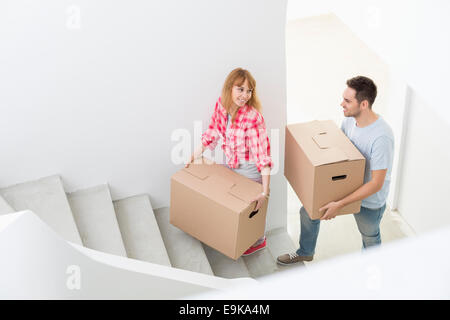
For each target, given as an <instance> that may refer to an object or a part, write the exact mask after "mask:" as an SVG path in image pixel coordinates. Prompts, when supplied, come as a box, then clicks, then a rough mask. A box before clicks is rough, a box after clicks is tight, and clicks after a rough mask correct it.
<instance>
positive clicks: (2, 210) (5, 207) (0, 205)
mask: <svg viewBox="0 0 450 320" xmlns="http://www.w3.org/2000/svg"><path fill="white" fill-rule="evenodd" d="M12 212H15V211H14V209H13V208H12V207H11V206H10V205H9V204H8V203H7V202H6V200H5V199H3V197H2V196H0V214H7V213H12Z"/></svg>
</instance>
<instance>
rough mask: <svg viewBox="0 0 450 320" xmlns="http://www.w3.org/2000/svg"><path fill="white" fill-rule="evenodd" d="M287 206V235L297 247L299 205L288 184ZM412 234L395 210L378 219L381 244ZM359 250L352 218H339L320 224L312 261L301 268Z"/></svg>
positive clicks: (356, 230)
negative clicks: (379, 221)
mask: <svg viewBox="0 0 450 320" xmlns="http://www.w3.org/2000/svg"><path fill="white" fill-rule="evenodd" d="M287 207H288V226H287V227H288V228H287V229H288V234H289V236H290V237H291V239H292V241H293V242H294V243H295V244H296V245H297V248H298V241H299V234H300V217H299V210H300V207H301V203H300V200H299V199H298V197H297V195H296V194H295V192H294V190H293V189H292V188H291V186H290V185H289V184H288V206H287ZM414 234H415V233H414V231H413V230H412V229H411V227H409V225H408V224H407V223H406V222H405V221H404V220H403V218H402V217H401V216H400V215H399V214H398V212H397V211H390V210H389V208H387V209H386V211H385V213H384V215H383V219H382V220H381V237H382V241H383V243H387V242H390V241H395V240H398V239H401V238H405V237H409V236H414ZM361 247H362V240H361V235H360V233H359V231H358V228H357V226H356V222H355V219H354V217H353V215H351V214H350V215H343V216H338V217H337V218H335V219H333V220H329V221H322V222H321V224H320V233H319V238H318V239H317V246H316V254H315V256H314V260H313V261H312V262H306V263H305V265H306V266H307V265H308V264H313V263H317V262H319V261H323V260H326V259H330V258H333V257H336V256H340V255H344V254H348V253H352V252H356V251H359V250H361Z"/></svg>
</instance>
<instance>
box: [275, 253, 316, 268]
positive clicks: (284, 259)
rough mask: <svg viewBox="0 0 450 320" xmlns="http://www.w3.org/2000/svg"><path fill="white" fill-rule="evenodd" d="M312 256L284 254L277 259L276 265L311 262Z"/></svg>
mask: <svg viewBox="0 0 450 320" xmlns="http://www.w3.org/2000/svg"><path fill="white" fill-rule="evenodd" d="M313 257H314V256H299V255H298V254H297V253H296V252H294V253H286V254H283V255H281V256H279V257H278V258H277V263H278V264H282V265H286V266H287V265H291V264H294V263H297V262H300V261H312V259H313Z"/></svg>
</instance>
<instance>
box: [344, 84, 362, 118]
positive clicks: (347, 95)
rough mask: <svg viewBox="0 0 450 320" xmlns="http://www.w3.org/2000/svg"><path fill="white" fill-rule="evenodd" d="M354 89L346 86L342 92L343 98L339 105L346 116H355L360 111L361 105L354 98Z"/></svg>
mask: <svg viewBox="0 0 450 320" xmlns="http://www.w3.org/2000/svg"><path fill="white" fill-rule="evenodd" d="M355 96H356V90H355V89H352V88H349V87H347V89H345V90H344V93H343V94H342V97H343V100H342V102H341V107H342V108H343V111H344V116H346V117H357V116H359V114H360V113H361V106H360V103H359V102H358V100H356V97H355Z"/></svg>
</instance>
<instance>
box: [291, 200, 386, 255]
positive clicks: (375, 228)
mask: <svg viewBox="0 0 450 320" xmlns="http://www.w3.org/2000/svg"><path fill="white" fill-rule="evenodd" d="M385 209H386V204H385V205H383V206H382V207H381V208H378V209H369V208H365V207H361V211H360V212H359V213H355V214H354V215H353V216H354V217H355V221H356V224H357V226H358V230H359V232H360V233H361V237H362V246H363V249H366V248H368V247H372V246H377V245H380V244H381V235H380V222H381V218H382V217H383V213H384V210H385ZM319 229H320V220H319V219H318V220H311V218H310V217H309V215H308V213H307V212H306V210H305V208H304V207H301V209H300V241H299V243H300V248H299V249H298V250H297V254H298V255H299V256H313V255H314V252H315V249H316V242H317V237H318V236H319Z"/></svg>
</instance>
